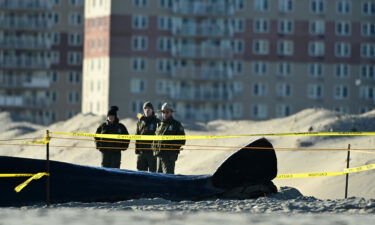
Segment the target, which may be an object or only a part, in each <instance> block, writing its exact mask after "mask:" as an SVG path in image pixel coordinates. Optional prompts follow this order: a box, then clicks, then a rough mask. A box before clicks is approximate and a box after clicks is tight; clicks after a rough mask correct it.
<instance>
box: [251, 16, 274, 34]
mask: <svg viewBox="0 0 375 225" xmlns="http://www.w3.org/2000/svg"><path fill="white" fill-rule="evenodd" d="M269 27H270V26H269V20H267V19H255V20H254V22H253V29H254V33H268V32H269Z"/></svg>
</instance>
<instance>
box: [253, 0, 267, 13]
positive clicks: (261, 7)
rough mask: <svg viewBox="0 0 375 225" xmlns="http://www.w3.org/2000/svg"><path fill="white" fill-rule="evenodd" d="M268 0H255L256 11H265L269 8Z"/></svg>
mask: <svg viewBox="0 0 375 225" xmlns="http://www.w3.org/2000/svg"><path fill="white" fill-rule="evenodd" d="M268 3H269V2H268V0H254V9H255V11H260V12H265V11H268V9H269V4H268Z"/></svg>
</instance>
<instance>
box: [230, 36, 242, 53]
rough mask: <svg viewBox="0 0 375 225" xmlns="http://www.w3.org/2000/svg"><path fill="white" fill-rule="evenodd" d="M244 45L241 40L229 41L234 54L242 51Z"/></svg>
mask: <svg viewBox="0 0 375 225" xmlns="http://www.w3.org/2000/svg"><path fill="white" fill-rule="evenodd" d="M244 46H245V43H244V41H243V40H238V39H236V40H232V41H231V47H232V49H233V53H235V54H241V53H243V52H244Z"/></svg>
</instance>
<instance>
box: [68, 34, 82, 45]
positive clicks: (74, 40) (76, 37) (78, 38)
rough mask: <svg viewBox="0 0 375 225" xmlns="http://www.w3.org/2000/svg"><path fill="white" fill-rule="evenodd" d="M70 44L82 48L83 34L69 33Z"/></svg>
mask: <svg viewBox="0 0 375 225" xmlns="http://www.w3.org/2000/svg"><path fill="white" fill-rule="evenodd" d="M68 44H69V45H71V46H81V45H82V33H81V32H75V33H69V38H68Z"/></svg>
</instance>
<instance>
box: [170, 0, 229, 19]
mask: <svg viewBox="0 0 375 225" xmlns="http://www.w3.org/2000/svg"><path fill="white" fill-rule="evenodd" d="M172 12H173V13H177V14H183V15H196V16H223V15H224V16H228V15H233V14H234V13H235V7H234V4H225V3H223V2H220V1H219V2H218V3H206V2H189V1H187V0H185V1H183V0H182V1H179V2H177V3H174V4H173V7H172Z"/></svg>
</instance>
